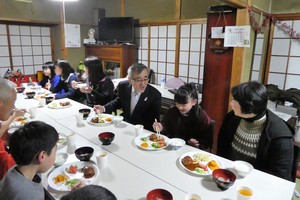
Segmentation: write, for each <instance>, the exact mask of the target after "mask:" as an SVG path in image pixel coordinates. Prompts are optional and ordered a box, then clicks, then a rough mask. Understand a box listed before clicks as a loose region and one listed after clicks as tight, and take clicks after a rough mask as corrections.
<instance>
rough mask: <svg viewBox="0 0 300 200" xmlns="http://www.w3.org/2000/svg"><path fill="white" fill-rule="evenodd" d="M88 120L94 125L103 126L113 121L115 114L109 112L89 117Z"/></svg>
mask: <svg viewBox="0 0 300 200" xmlns="http://www.w3.org/2000/svg"><path fill="white" fill-rule="evenodd" d="M86 121H87V123H88V124H91V125H94V126H103V125H107V124H111V123H112V122H113V116H112V115H109V114H100V115H95V116H93V117H88V118H87V119H86Z"/></svg>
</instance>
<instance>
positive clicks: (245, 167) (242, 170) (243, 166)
mask: <svg viewBox="0 0 300 200" xmlns="http://www.w3.org/2000/svg"><path fill="white" fill-rule="evenodd" d="M233 168H234V169H235V170H236V171H237V173H238V175H239V176H240V177H242V178H244V177H245V176H247V175H248V174H250V173H251V172H252V170H253V166H252V165H251V164H250V163H248V162H245V161H242V160H236V161H234V162H233Z"/></svg>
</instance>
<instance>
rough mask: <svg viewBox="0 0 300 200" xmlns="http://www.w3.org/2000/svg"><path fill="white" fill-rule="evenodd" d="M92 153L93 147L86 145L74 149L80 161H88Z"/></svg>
mask: <svg viewBox="0 0 300 200" xmlns="http://www.w3.org/2000/svg"><path fill="white" fill-rule="evenodd" d="M93 154H94V149H93V148H92V147H88V146H85V147H80V148H78V149H76V150H75V156H76V158H77V159H79V160H80V161H89V160H90V158H91V157H92V156H93Z"/></svg>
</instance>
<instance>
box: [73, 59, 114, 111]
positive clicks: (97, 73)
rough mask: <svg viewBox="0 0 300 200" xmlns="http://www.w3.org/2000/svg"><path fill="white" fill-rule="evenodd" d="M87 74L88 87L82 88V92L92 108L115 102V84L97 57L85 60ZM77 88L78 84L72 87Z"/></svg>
mask: <svg viewBox="0 0 300 200" xmlns="http://www.w3.org/2000/svg"><path fill="white" fill-rule="evenodd" d="M84 65H85V73H86V74H87V75H88V79H87V84H88V85H87V86H86V87H82V88H80V92H82V93H85V94H86V102H87V105H88V106H90V107H94V105H99V104H100V105H105V104H106V103H108V102H110V101H111V100H113V97H114V92H113V91H114V84H113V83H112V81H111V79H110V78H109V77H108V76H107V75H106V74H105V73H104V72H103V67H102V62H101V61H100V60H99V59H98V58H97V57H95V56H90V57H87V58H86V59H85V60H84ZM72 86H73V87H76V84H73V85H72Z"/></svg>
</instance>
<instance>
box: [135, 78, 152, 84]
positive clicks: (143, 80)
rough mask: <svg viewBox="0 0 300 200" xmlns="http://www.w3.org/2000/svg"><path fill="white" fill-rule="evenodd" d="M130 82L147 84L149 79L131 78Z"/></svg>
mask: <svg viewBox="0 0 300 200" xmlns="http://www.w3.org/2000/svg"><path fill="white" fill-rule="evenodd" d="M131 79H132V80H134V81H135V82H138V83H142V82H143V83H147V82H148V81H149V78H143V79H142V78H131Z"/></svg>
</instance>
